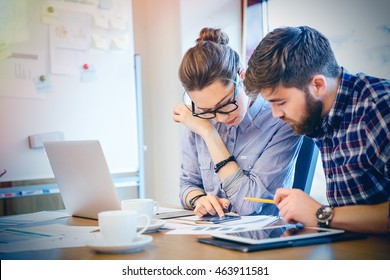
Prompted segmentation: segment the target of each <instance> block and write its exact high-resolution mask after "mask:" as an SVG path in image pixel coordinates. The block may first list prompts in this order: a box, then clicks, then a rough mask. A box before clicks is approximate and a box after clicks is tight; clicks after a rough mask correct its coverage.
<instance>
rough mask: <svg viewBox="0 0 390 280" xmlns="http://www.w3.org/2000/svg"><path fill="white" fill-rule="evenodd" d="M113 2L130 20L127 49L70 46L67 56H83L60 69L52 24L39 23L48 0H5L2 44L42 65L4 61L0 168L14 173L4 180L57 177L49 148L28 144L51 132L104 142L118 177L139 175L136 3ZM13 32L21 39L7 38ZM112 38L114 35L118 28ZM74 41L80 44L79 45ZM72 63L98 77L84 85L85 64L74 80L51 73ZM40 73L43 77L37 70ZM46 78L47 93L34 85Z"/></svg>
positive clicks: (79, 7)
mask: <svg viewBox="0 0 390 280" xmlns="http://www.w3.org/2000/svg"><path fill="white" fill-rule="evenodd" d="M114 2H115V3H117V2H118V3H122V4H123V5H124V7H125V8H124V9H122V10H121V11H120V12H124V13H126V15H127V20H128V21H127V22H128V26H127V29H126V31H124V32H126V34H128V36H129V41H130V42H129V47H128V48H127V49H125V50H111V49H110V50H98V49H94V48H92V47H90V46H88V47H87V48H86V49H85V50H74V49H72V47H73V45H72V46H71V47H69V48H68V49H66V48H64V49H66V51H63V53H66V54H67V55H69V57H71V54H73V53H74V54H77V57H78V58H77V59H76V58H74V59H73V58H72V59H69V57H68V56H64V57H62V56H59V57H56V58H61V59H63V63H58V64H56V63H53V56H52V55H53V52H52V49H51V48H50V46H51V44H50V42H51V41H50V40H49V39H50V38H52V37H50V36H49V34H50V33H49V30H50V26H49V25H47V24H43V23H42V22H41V20H42V14H43V11H44V7H43V6H42V5H43V4H44V3H46V1H39V0H34V1H27V0H23V1H22V0H20V1H17V2H14V1H11V0H9V1H4V3H3V2H2V4H3V5H4V6H2V10H1V11H0V22H2V24H1V27H0V41H1V42H5V43H6V45H7V46H8V48H9V49H10V51H11V52H12V53H13V54H18V53H19V54H20V53H22V54H27V55H30V54H35V53H36V54H38V55H39V59H36V60H34V61H33V62H31V61H32V59H20V58H15V57H10V58H8V59H4V60H1V61H0V119H1V120H2V121H1V126H0V135H1V136H0V137H1V141H0V143H1V145H0V169H3V168H6V169H7V170H8V172H7V174H6V175H5V176H3V177H2V178H1V179H0V182H1V181H16V180H32V179H41V178H52V177H53V176H54V175H53V173H52V171H51V167H50V164H49V162H48V159H47V157H46V154H45V152H44V149H43V148H37V149H30V148H29V142H28V136H29V135H34V134H41V133H47V132H52V131H60V132H62V133H63V134H64V138H65V140H83V139H98V140H100V141H101V144H102V147H103V150H104V152H105V155H106V158H107V161H108V164H109V167H110V169H111V172H113V173H116V172H130V171H136V170H137V169H138V148H137V145H138V143H137V123H136V107H135V87H134V64H133V54H134V50H133V37H132V29H133V27H132V18H131V14H132V11H131V2H130V0H126V1H120V0H115V1H114ZM114 2H113V3H114ZM11 3H12V4H11ZM53 3H55V4H56V5H60V4H63V5H64V7H66V11H67V12H69V11H72V13H73V12H74V13H75V14H76V13H79V12H87V13H88V15H89V16H90V15H92V14H93V13H95V12H96V11H98V12H101V10H100V11H99V8H98V7H97V6H93V5H85V4H76V3H71V2H59V1H55V2H53ZM12 5H14V6H12ZM60 7H62V5H60ZM84 8H85V9H84ZM122 8H123V6H122ZM56 9H57V7H56ZM68 9H69V10H68ZM69 13H70V12H69ZM88 19H89V21H88V24H86V25H88V27H89V26H92V25H93V24H92V20H91V18H88ZM67 24H68V25H66V27H68V26H70V27H71V26H72V21H69V22H67ZM73 27H74V26H73ZM8 29H9V30H12V31H13V32H14V33H15V34H14V35H13V34H7V31H9V30H8ZM70 29H71V28H70ZM86 29H87V28H86ZM91 29H92V30H91V31H90V32H91V33H93V34H95V32H105V30H101V29H100V28H98V27H96V29H95V27H91ZM19 32H20V33H19ZM107 32H109V33H110V34H112V33H113V32H114V30H112V29H111V30H110V31H107ZM118 32H119V31H118ZM21 34H24V35H21ZM68 34H69V33H68ZM87 34H89V31H88V32H87ZM121 34H122V33H121ZM70 41H71V42H72V43H74V42H75V41H76V39H75V40H74V41H73V40H70ZM62 50H63V49H62ZM58 52H59V50H58ZM18 59H19V60H18ZM74 61H78V62H82V63H89V65H90V66H94V68H95V73H96V75H95V76H94V77H96V79H95V78H93V79H91V81H89V82H81V77H82V76H81V74H80V73H81V70H80V69H79V66H81V65H82V64H77V65H73V66H75V67H74V68H73V69H74V71H75V74H63V73H61V74H59V73H53V72H54V71H53V68H54V66H59V65H61V66H63V65H64V63H65V62H67V63H69V64H71V63H72V62H74ZM17 67H20V68H23V71H24V70H26V71H28V72H29V73H31V77H26V78H21V77H20V75H19V76H18V73H16V72H17V71H16V70H14V69H19V68H17ZM37 68H39V69H40V72H34V71H35V70H36V69H37ZM41 74H44V75H46V76H47V80H48V81H49V83H48V85H49V86H48V87H47V88H46V90H45V91H43V92H41V91H39V90H38V89H37V88H36V87H35V84H34V79H35V78H36V77H34V75H41ZM10 79H12V82H11V83H9V80H10Z"/></svg>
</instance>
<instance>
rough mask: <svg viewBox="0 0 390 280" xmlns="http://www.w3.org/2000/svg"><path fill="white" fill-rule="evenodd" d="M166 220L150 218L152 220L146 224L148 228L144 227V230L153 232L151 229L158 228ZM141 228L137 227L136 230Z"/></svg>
mask: <svg viewBox="0 0 390 280" xmlns="http://www.w3.org/2000/svg"><path fill="white" fill-rule="evenodd" d="M165 223H166V221H165V220H161V219H152V221H151V222H150V225H149V226H148V228H147V229H146V231H145V232H153V231H156V230H158V229H159V228H160V227H162V226H163V225H165ZM140 229H142V227H137V230H140Z"/></svg>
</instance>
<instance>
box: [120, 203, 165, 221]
mask: <svg viewBox="0 0 390 280" xmlns="http://www.w3.org/2000/svg"><path fill="white" fill-rule="evenodd" d="M121 206H122V210H133V211H137V212H138V214H139V215H147V216H148V217H149V218H150V220H152V219H153V218H154V216H155V215H156V214H157V212H158V209H159V205H158V203H157V201H154V200H153V199H151V198H135V199H126V200H122V201H121Z"/></svg>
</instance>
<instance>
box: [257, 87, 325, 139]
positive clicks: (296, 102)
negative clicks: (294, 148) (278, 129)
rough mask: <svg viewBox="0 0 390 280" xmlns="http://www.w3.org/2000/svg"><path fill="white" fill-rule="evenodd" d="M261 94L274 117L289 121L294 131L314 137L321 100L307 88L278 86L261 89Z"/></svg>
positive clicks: (318, 120) (319, 118)
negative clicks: (274, 88) (268, 103)
mask: <svg viewBox="0 0 390 280" xmlns="http://www.w3.org/2000/svg"><path fill="white" fill-rule="evenodd" d="M262 96H263V97H264V98H265V99H267V100H268V101H269V102H270V104H271V108H272V114H273V116H274V117H275V118H280V119H282V120H283V121H285V122H287V123H289V124H290V125H291V126H292V128H293V130H294V132H295V133H297V134H305V135H307V136H309V137H314V136H315V135H316V134H317V131H318V129H319V128H320V127H321V123H322V117H321V114H322V107H323V104H322V101H321V100H319V99H317V98H315V97H314V95H313V94H312V93H311V92H310V90H309V88H306V89H305V90H300V89H297V88H284V87H278V88H277V89H276V90H274V91H273V92H271V90H263V91H262Z"/></svg>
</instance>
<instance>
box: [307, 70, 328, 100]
mask: <svg viewBox="0 0 390 280" xmlns="http://www.w3.org/2000/svg"><path fill="white" fill-rule="evenodd" d="M311 85H312V86H313V87H314V89H315V93H316V95H317V97H324V95H325V93H326V88H327V86H328V84H327V81H326V77H325V76H324V75H315V76H314V77H313V78H312V80H311Z"/></svg>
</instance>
